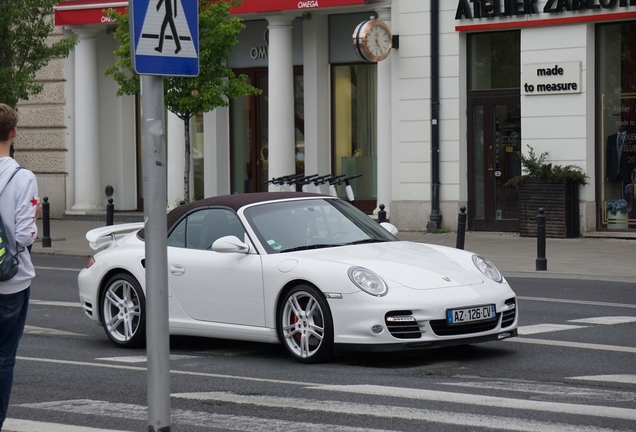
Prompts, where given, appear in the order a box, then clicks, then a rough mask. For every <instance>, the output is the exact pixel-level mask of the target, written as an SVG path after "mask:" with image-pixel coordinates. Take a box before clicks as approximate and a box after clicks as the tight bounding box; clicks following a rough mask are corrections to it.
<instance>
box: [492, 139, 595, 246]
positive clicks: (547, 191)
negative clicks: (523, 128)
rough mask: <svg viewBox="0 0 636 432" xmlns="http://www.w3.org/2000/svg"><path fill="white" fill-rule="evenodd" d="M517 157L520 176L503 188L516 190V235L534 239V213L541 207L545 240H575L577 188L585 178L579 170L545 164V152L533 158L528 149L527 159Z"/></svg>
mask: <svg viewBox="0 0 636 432" xmlns="http://www.w3.org/2000/svg"><path fill="white" fill-rule="evenodd" d="M517 154H518V155H519V159H520V160H521V167H522V173H521V175H518V176H516V177H513V178H511V179H510V180H508V181H507V182H506V183H505V184H504V186H506V187H516V188H518V189H519V234H520V235H521V236H522V237H536V235H537V214H538V212H539V208H543V209H544V211H545V216H546V236H547V237H561V238H571V237H578V235H579V185H581V184H587V178H588V177H587V175H585V173H584V172H583V169H582V168H581V167H579V166H576V165H566V166H562V165H553V164H551V163H546V162H545V160H546V158H547V156H548V153H547V152H543V153H541V154H540V155H539V156H537V155H536V154H535V152H534V148H533V147H532V146H528V155H527V156H524V155H523V154H521V152H517Z"/></svg>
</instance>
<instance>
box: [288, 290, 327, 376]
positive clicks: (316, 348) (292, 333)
mask: <svg viewBox="0 0 636 432" xmlns="http://www.w3.org/2000/svg"><path fill="white" fill-rule="evenodd" d="M277 321H278V322H277V324H278V325H277V332H278V338H279V340H280V342H281V343H282V344H283V345H284V346H285V348H286V349H287V351H288V352H289V353H290V354H291V355H292V356H294V357H295V358H296V359H297V360H298V361H299V362H301V363H318V362H321V361H325V360H326V359H328V358H329V357H331V356H332V355H333V320H332V318H331V311H330V310H329V305H328V304H327V301H326V300H325V298H324V296H323V295H322V293H321V292H320V291H319V290H317V289H316V288H314V287H312V286H309V285H298V286H296V287H294V288H292V289H291V290H289V291H288V292H287V293H286V294H285V296H284V297H283V302H282V303H281V305H280V307H279V308H278V314H277Z"/></svg>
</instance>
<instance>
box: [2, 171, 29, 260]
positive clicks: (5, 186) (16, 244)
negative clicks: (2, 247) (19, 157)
mask: <svg viewBox="0 0 636 432" xmlns="http://www.w3.org/2000/svg"><path fill="white" fill-rule="evenodd" d="M21 169H23V167H21V166H19V167H17V168H16V169H15V171H13V174H11V177H9V181H7V183H6V184H5V185H4V188H3V189H2V191H0V196H1V195H2V192H4V190H5V189H6V188H7V186H8V185H9V182H11V180H13V177H15V175H16V174H17V173H18V171H20V170H21ZM24 249H25V248H22V250H20V245H19V244H18V242H17V241H16V242H15V253H16V255H17V254H19V253H20V252H23V251H24Z"/></svg>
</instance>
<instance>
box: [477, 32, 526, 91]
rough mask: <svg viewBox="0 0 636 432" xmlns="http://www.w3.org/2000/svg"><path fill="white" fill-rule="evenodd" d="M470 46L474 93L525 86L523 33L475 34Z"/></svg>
mask: <svg viewBox="0 0 636 432" xmlns="http://www.w3.org/2000/svg"><path fill="white" fill-rule="evenodd" d="M468 45H469V56H470V57H469V61H470V79H469V86H470V90H494V89H511V88H519V86H520V82H521V55H520V52H521V42H520V32H519V31H517V30H515V31H505V32H492V33H476V34H471V35H470V36H469V39H468Z"/></svg>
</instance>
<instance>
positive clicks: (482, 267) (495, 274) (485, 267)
mask: <svg viewBox="0 0 636 432" xmlns="http://www.w3.org/2000/svg"><path fill="white" fill-rule="evenodd" d="M473 263H475V267H477V268H478V269H479V271H480V272H482V273H483V274H484V276H486V277H487V278H488V279H492V280H494V281H495V282H498V283H501V282H502V281H503V277H502V276H501V273H499V270H497V267H495V265H494V264H493V263H492V262H491V261H490V260H487V259H486V258H483V257H480V256H479V255H473Z"/></svg>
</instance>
